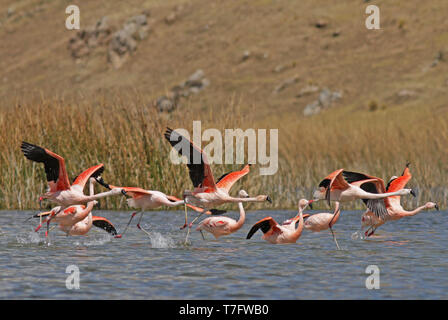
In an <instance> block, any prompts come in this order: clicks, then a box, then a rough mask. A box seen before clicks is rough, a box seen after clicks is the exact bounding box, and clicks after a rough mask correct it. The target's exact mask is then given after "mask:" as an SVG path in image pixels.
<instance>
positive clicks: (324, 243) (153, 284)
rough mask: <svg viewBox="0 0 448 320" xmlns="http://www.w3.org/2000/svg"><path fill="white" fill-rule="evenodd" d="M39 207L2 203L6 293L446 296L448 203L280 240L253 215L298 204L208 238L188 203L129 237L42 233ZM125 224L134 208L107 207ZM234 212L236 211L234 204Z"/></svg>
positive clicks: (349, 218) (347, 220) (351, 219)
mask: <svg viewBox="0 0 448 320" xmlns="http://www.w3.org/2000/svg"><path fill="white" fill-rule="evenodd" d="M30 214H31V212H17V211H10V212H8V211H0V225H1V229H0V268H1V277H0V289H1V290H0V298H3V299H5V298H12V299H21V298H27V299H28V298H30V299H33V298H55V299H430V298H432V299H447V298H448V294H447V293H446V292H447V289H448V283H447V281H446V279H447V277H446V275H447V271H448V268H447V265H448V255H447V253H446V248H447V247H448V238H447V236H446V233H445V230H447V229H448V223H447V219H445V216H446V212H425V213H422V214H420V215H418V216H415V217H413V218H410V219H408V220H401V221H397V222H393V223H390V224H386V225H384V226H382V227H381V228H379V229H378V230H377V232H376V234H375V236H373V237H371V238H368V239H363V237H362V234H361V233H359V232H358V231H359V223H360V216H361V212H343V213H342V215H341V219H340V220H339V221H338V223H337V224H336V225H335V226H334V231H335V233H336V237H337V239H338V242H339V244H340V246H341V247H342V248H343V250H341V251H338V250H336V246H335V244H334V241H333V239H332V236H331V233H330V232H326V231H324V232H321V233H310V232H306V231H304V233H303V234H302V237H301V238H300V239H299V241H298V243H297V244H292V245H271V244H269V243H267V242H265V241H263V240H261V233H260V232H258V233H256V234H255V235H254V236H253V237H252V239H251V240H246V235H247V232H248V231H249V229H250V227H251V226H252V224H253V223H255V222H256V221H258V220H259V219H260V218H263V217H265V216H267V215H270V216H273V217H274V218H275V219H276V220H277V221H282V220H284V219H286V218H288V217H290V216H292V215H293V214H294V213H292V212H291V211H281V212H272V211H265V212H262V211H260V212H252V213H251V214H249V215H248V217H247V222H246V224H245V225H244V227H243V228H242V229H241V230H240V231H238V232H237V233H235V234H233V235H231V236H228V237H222V238H220V239H219V240H215V239H214V238H213V237H212V236H211V235H209V234H206V240H205V241H204V240H203V239H202V237H201V235H200V233H198V232H196V231H194V229H192V232H191V234H190V237H189V243H187V244H185V242H184V240H185V234H186V233H185V232H186V230H179V225H181V224H182V219H183V216H182V215H183V212H182V211H177V212H174V211H170V212H148V213H146V214H145V216H144V218H143V219H144V222H145V224H144V227H145V229H147V230H148V231H149V232H150V236H148V235H146V234H144V233H143V232H141V231H139V230H138V229H137V228H136V227H135V225H133V226H131V227H130V229H129V230H128V231H127V233H126V234H125V236H124V237H123V238H122V239H115V238H113V237H111V236H109V235H108V234H107V233H105V232H103V231H102V230H99V229H96V230H93V229H92V231H91V232H90V234H89V235H88V236H81V237H66V236H65V235H64V234H63V233H61V232H60V231H58V230H57V229H55V230H53V231H52V232H51V233H50V237H49V239H46V238H45V236H44V232H45V231H44V230H41V231H40V232H39V233H35V232H34V231H33V230H34V227H35V225H37V222H36V221H27V222H25V219H26V218H27V217H29V215H30ZM97 214H98V215H101V216H105V217H106V218H108V219H110V220H111V221H112V222H113V223H114V224H115V225H116V227H117V228H118V231H120V229H122V228H123V227H124V226H125V224H126V222H127V220H128V218H129V213H128V212H101V213H98V212H97ZM230 216H232V217H237V214H236V213H234V212H232V213H230ZM71 264H74V265H77V266H78V267H79V270H80V289H79V290H68V289H66V286H65V280H66V277H67V276H68V274H66V273H65V270H66V267H67V266H68V265H71ZM369 265H377V266H378V268H379V269H380V281H381V289H379V290H367V289H366V287H365V280H366V277H367V276H369V274H366V268H367V266H369Z"/></svg>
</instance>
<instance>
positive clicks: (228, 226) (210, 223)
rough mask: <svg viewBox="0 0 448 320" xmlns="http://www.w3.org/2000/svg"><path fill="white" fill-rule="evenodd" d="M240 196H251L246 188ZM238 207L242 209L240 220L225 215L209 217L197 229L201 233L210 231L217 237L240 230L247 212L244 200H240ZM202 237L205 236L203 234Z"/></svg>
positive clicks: (240, 192)
mask: <svg viewBox="0 0 448 320" xmlns="http://www.w3.org/2000/svg"><path fill="white" fill-rule="evenodd" d="M238 196H239V197H240V198H247V197H249V195H248V194H247V192H246V191H245V190H240V191H239V193H238ZM238 208H239V210H240V217H239V219H238V221H236V220H234V219H231V218H229V217H223V216H214V217H209V218H206V219H204V220H202V221H201V223H200V224H199V226H198V227H197V228H196V231H200V232H201V234H202V230H205V231H208V232H210V233H211V234H213V235H214V236H215V238H216V239H218V238H219V237H221V236H226V235H229V234H232V233H234V232H236V231H238V230H239V229H241V227H242V226H243V224H244V222H245V221H246V213H245V211H244V207H243V203H242V202H238ZM202 237H203V238H204V235H203V234H202Z"/></svg>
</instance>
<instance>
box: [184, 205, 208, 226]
mask: <svg viewBox="0 0 448 320" xmlns="http://www.w3.org/2000/svg"><path fill="white" fill-rule="evenodd" d="M206 211H207V209H203V210H202V212H201V213H200V214H199V215H198V216H197V217H196V218H194V219H193V221H191V222H190V224H189V225H188V228H191V227H192V226H193V223H195V221H196V220H198V219H199V218H200V217H201V216H202V215H203V214H204V212H206Z"/></svg>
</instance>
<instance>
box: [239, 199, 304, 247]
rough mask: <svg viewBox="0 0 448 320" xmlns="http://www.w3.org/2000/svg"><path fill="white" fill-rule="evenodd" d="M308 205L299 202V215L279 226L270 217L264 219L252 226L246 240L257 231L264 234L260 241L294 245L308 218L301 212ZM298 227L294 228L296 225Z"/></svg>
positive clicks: (301, 201)
mask: <svg viewBox="0 0 448 320" xmlns="http://www.w3.org/2000/svg"><path fill="white" fill-rule="evenodd" d="M308 204H309V201H308V200H306V199H300V200H299V205H298V207H299V213H298V215H296V216H295V217H294V218H292V219H288V220H286V221H285V222H283V223H282V224H281V225H279V224H278V223H277V222H276V221H275V220H274V219H273V218H272V217H266V218H264V219H262V220H260V221H258V222H257V223H255V224H254V225H253V227H252V228H251V229H250V230H249V233H248V234H247V237H246V239H250V238H251V237H252V236H253V234H254V233H255V232H257V231H258V229H261V231H262V232H263V233H264V234H263V237H262V239H264V240H266V241H268V242H270V243H274V244H277V243H296V242H297V240H298V239H299V238H300V236H301V234H302V231H303V219H304V217H307V216H309V215H308V214H306V215H304V214H303V210H305V208H306V206H307V205H308ZM297 222H299V225H298V226H297V228H296V223H297Z"/></svg>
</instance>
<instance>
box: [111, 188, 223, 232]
mask: <svg viewBox="0 0 448 320" xmlns="http://www.w3.org/2000/svg"><path fill="white" fill-rule="evenodd" d="M110 188H112V190H113V189H115V188H118V187H115V186H110ZM121 189H122V190H124V191H125V192H126V195H128V196H131V198H128V199H127V203H128V205H129V206H130V207H131V208H137V209H140V210H141V214H140V218H139V220H138V223H137V228H138V229H140V230H142V231H143V232H144V233H146V234H147V235H148V236H149V233H148V232H147V231H146V230H145V229H143V228H142V227H141V226H140V222H141V220H142V217H143V212H144V210H147V209H155V208H159V207H161V206H167V207H175V206H179V205H183V204H185V201H184V200H181V199H178V198H176V197H174V196H169V195H166V194H164V193H163V192H160V191H154V190H145V189H142V188H136V187H121ZM187 206H188V207H190V208H192V209H193V210H195V211H198V212H202V209H201V208H197V207H195V206H192V205H189V204H187ZM223 212H225V211H224V210H210V211H208V213H209V214H218V213H223ZM137 213H138V212H137V211H136V212H134V213H132V214H131V218H130V219H129V221H128V223H127V225H126V227H125V229H124V230H123V232H122V233H121V234H119V235H116V236H115V238H121V237H122V236H123V235H124V234H125V232H126V230H127V229H128V227H129V225H130V223H131V221H132V219H133V218H134V216H135V215H136V214H137ZM184 227H185V225H184Z"/></svg>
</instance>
